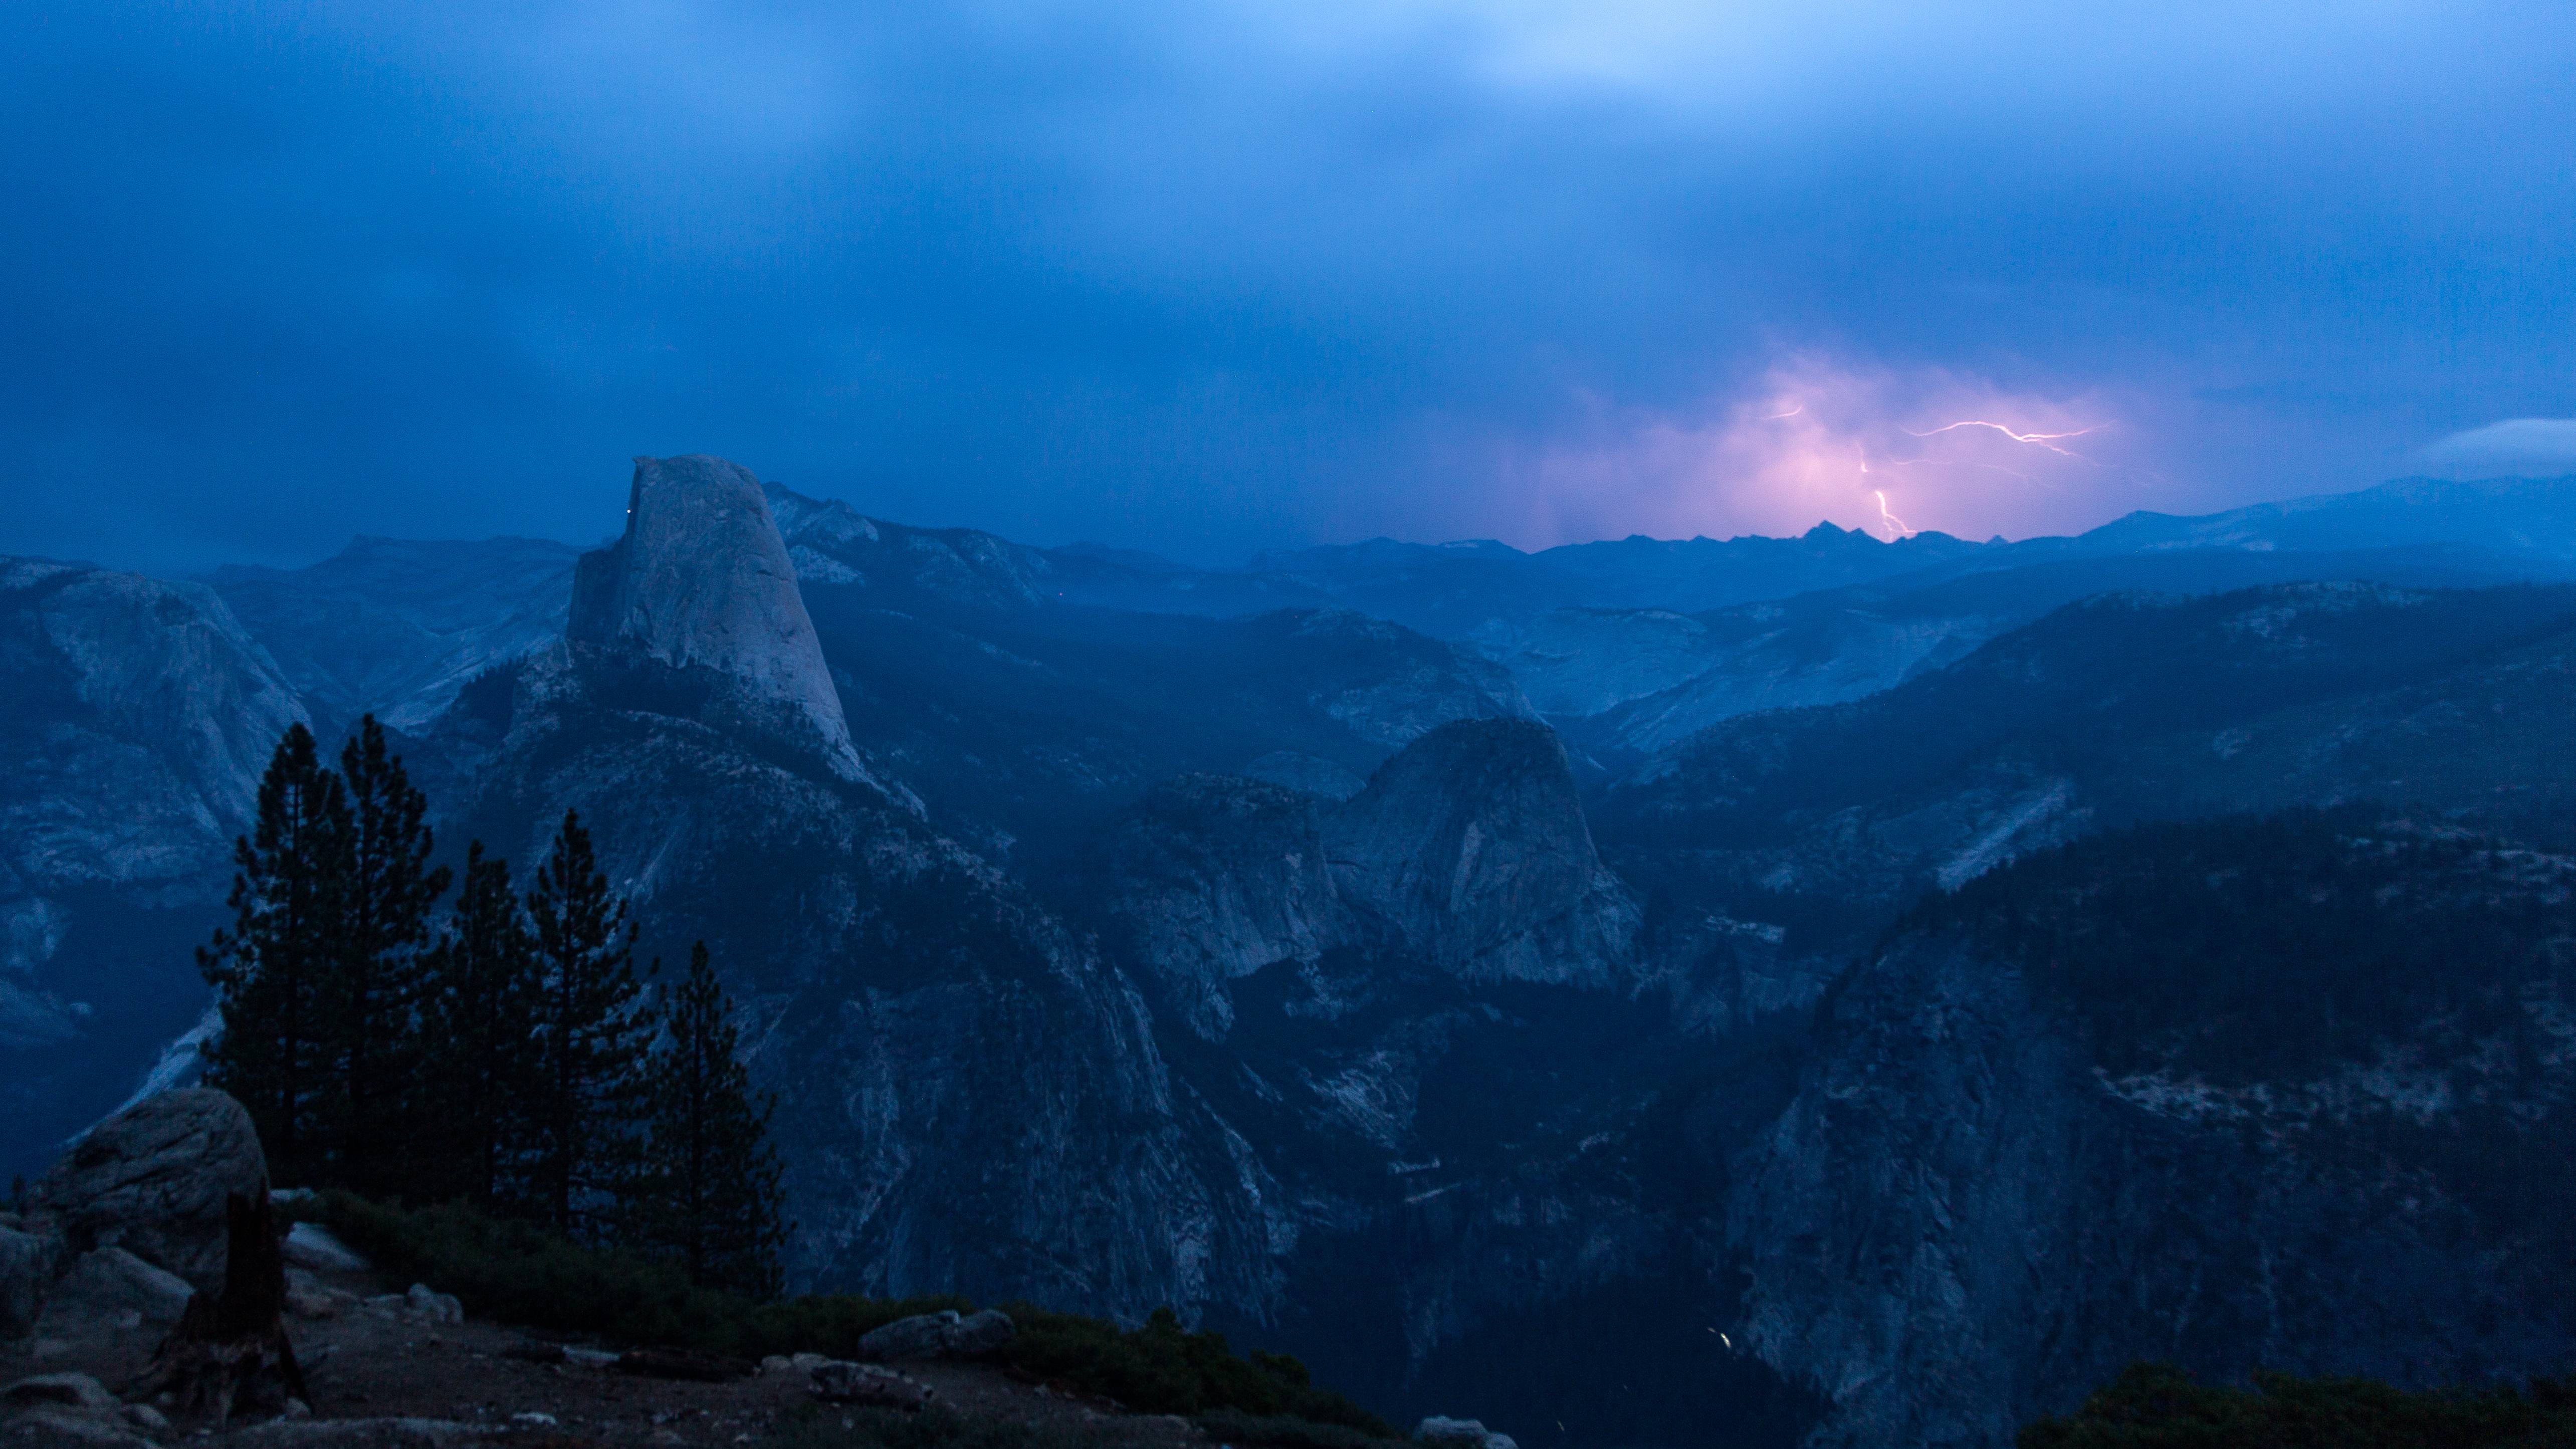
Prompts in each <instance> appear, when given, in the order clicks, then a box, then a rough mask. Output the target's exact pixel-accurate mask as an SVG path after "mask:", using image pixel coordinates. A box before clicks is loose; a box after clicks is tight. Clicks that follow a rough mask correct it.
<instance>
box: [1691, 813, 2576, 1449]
mask: <svg viewBox="0 0 2576 1449" xmlns="http://www.w3.org/2000/svg"><path fill="white" fill-rule="evenodd" d="M2365 830H2366V831H2369V832H2370V833H2368V834H2363V833H2360V832H2363V831H2365ZM2571 886H2576V862H2571V861H2570V859H2569V858H2567V857H2565V856H2554V855H2546V854H2539V853H2534V852H2529V851H2522V850H2513V849H2497V848H2494V847H2492V846H2491V845H2489V844H2487V843H2485V842H2481V841H2477V840H2473V839H2461V838H2458V837H2456V836H2452V835H2444V834H2440V833H2435V834H2431V835H2426V834H2421V833H2414V832H2409V831H2405V830H2402V829H2401V830H2399V831H2397V832H2396V833H2393V834H2392V833H2388V832H2387V828H2386V827H2374V826H2370V825H2368V824H2367V823H2366V820H2365V819H2364V818H2363V817H2352V818H2348V819H2346V820H2342V821H2338V820H2335V819H2333V818H2331V817H2329V818H2326V819H2322V820H2297V821H2291V822H2285V823H2278V824H2270V825H2249V824H2244V823H2237V822H2228V823H2221V824H2216V825H2195V826H2187V827H2166V828H2162V829H2159V830H2155V831H2150V832H2146V833H2143V834H2135V835H2128V836H2122V837H2114V838H2111V839H2106V840H2100V841H2096V842H2091V843H2088V844H2087V845H2084V846H2080V847H2075V848H2073V849H2071V850H2069V851H2067V852H2063V853H2059V854H2054V855H2051V856H2046V857H2042V858H2040V859H2036V860H2034V861H2032V862H2030V863H2028V864H2026V865H2023V866H2018V867H2015V868H2013V869H2010V870H2007V871H2004V872H2001V873H1999V874H1997V875H1995V876H1990V877H1988V878H1987V879H1985V880H1982V881H1980V882H1978V883H1977V885H1975V886H1973V887H1971V888H1970V889H1969V890H1967V891H1964V892H1962V893H1961V894H1960V895H1959V896H1957V897H1955V898H1952V899H1950V900H1948V901H1944V902H1940V903H1937V904H1936V905H1935V906H1934V907H1933V908H1930V909H1927V910H1925V911H1923V912H1919V913H1917V915H1916V916H1915V917H1914V918H1912V920H1911V921H1910V923H1909V926H1908V928H1907V929H1906V930H1904V931H1902V932H1900V933H1899V934H1898V935H1897V936H1896V937H1895V939H1894V940H1892V941H1891V942H1889V943H1888V944H1887V945H1886V946H1885V947H1883V948H1882V949H1879V950H1877V951H1875V952H1873V953H1871V954H1870V955H1869V956H1868V957H1867V958H1866V959H1865V960H1864V961H1863V962H1862V963H1861V964H1860V965H1859V966H1858V967H1857V968H1856V969H1855V970H1854V971H1853V972H1852V973H1851V974H1850V975H1849V976H1848V977H1847V978H1846V979H1845V980H1844V981H1843V982H1842V983H1841V984H1840V985H1839V986H1838V988H1837V990H1836V993H1835V995H1834V997H1833V999H1832V1001H1831V1004H1830V1005H1829V1006H1828V1007H1827V1008H1826V1009H1825V1010H1824V1012H1823V1013H1822V1015H1821V1018H1820V1020H1819V1022H1818V1025H1817V1028H1816V1035H1815V1038H1814V1042H1813V1050H1812V1052H1811V1054H1810V1056H1809V1059H1808V1061H1807V1064H1806V1065H1805V1066H1804V1067H1803V1068H1802V1070H1801V1073H1800V1079H1799V1090H1798V1093H1797V1096H1796V1097H1795V1099H1794V1100H1793V1101H1791V1102H1790V1104H1789V1105H1788V1107H1787V1109H1786V1110H1785V1111H1783V1112H1782V1113H1781V1115H1780V1116H1779V1118H1778V1120H1777V1122H1776V1123H1774V1124H1773V1125H1772V1126H1771V1127H1770V1128H1768V1129H1767V1130H1766V1131H1765V1132H1764V1133H1763V1134H1762V1136H1761V1137H1760V1138H1759V1139H1758V1140H1757V1141H1755V1142H1754V1143H1752V1144H1751V1145H1750V1146H1749V1147H1748V1149H1747V1150H1746V1151H1745V1152H1744V1153H1743V1155H1742V1158H1741V1160H1740V1162H1739V1164H1738V1167H1737V1171H1738V1173H1739V1175H1740V1176H1739V1181H1740V1182H1741V1184H1742V1185H1741V1187H1740V1189H1739V1191H1738V1193H1737V1194H1736V1195H1735V1197H1734V1200H1733V1202H1732V1203H1731V1205H1730V1208H1729V1214H1728V1231H1729V1234H1730V1236H1731V1238H1732V1240H1733V1241H1734V1242H1735V1243H1736V1244H1738V1245H1739V1247H1740V1249H1741V1250H1742V1251H1743V1252H1744V1254H1745V1255H1746V1263H1747V1268H1746V1271H1747V1272H1748V1274H1749V1276H1750V1278H1751V1282H1752V1288H1751V1291H1750V1293H1749V1294H1748V1296H1747V1300H1746V1304H1745V1319H1744V1328H1743V1330H1742V1331H1743V1333H1744V1335H1745V1337H1746V1339H1747V1340H1748V1341H1749V1342H1750V1343H1751V1344H1752V1345H1753V1347H1754V1350H1755V1351H1756V1352H1758V1353H1760V1354H1762V1355H1763V1356H1764V1357H1765V1358H1766V1359H1768V1360H1770V1361H1771V1362H1773V1363H1776V1364H1778V1365H1780V1366H1781V1368H1782V1369H1783V1370H1784V1371H1786V1372H1787V1373H1789V1374H1790V1375H1791V1376H1792V1377H1795V1378H1799V1379H1802V1380H1805V1381H1808V1382H1812V1383H1814V1384H1816V1385H1818V1386H1819V1387H1820V1388H1822V1389H1823V1390H1824V1391H1825V1392H1826V1394H1827V1395H1828V1396H1829V1397H1830V1398H1831V1400H1832V1401H1833V1405H1834V1409H1833V1412H1832V1413H1831V1414H1830V1415H1829V1416H1828V1417H1827V1418H1826V1419H1825V1421H1824V1426H1823V1429H1822V1431H1821V1432H1820V1434H1819V1435H1818V1437H1817V1439H1816V1441H1815V1442H1819V1443H1831V1444H1891V1443H1903V1444H1926V1445H1949V1444H1992V1443H1998V1442H2002V1441H2004V1440H2005V1439H2006V1438H2007V1437H2008V1436H2009V1435H2010V1433H2011V1431H2012V1429H2013V1428H2014V1426H2016V1425H2017V1424H2020V1423H2023V1422H2026V1421H2027V1420H2028V1419H2030V1418H2031V1417H2033V1416H2034V1415H2036V1414H2038V1413H2042V1412H2063V1411H2064V1410H2065V1409H2066V1408H2067V1407H2068V1406H2070V1405H2072V1404H2073V1403H2074V1402H2076V1400H2078V1399H2079V1398H2080V1397H2081V1396H2082V1395H2083V1394H2084V1393H2085V1392H2086V1390H2087V1389H2088V1388H2090V1387H2091V1386H2093V1385H2096V1384H2099V1383H2101V1382H2104V1381H2105V1380H2107V1379H2108V1378H2109V1377H2110V1376H2112V1375H2113V1374H2115V1373H2117V1371H2118V1370H2119V1368H2120V1367H2121V1366H2123V1365H2125V1364H2127V1363H2129V1362H2132V1361H2136V1360H2156V1361H2163V1362H2171V1363H2177V1364H2180V1365H2183V1366H2185V1367H2186V1368H2189V1369H2191V1370H2193V1371H2195V1372H2198V1373H2200V1374H2203V1375H2206V1376H2210V1377H2215V1378H2222V1379H2223V1378H2229V1377H2233V1376H2238V1375H2241V1374H2242V1373H2243V1372H2244V1371H2245V1369H2246V1367H2247V1365H2249V1364H2251V1363H2261V1364H2263V1365H2265V1366H2268V1367H2271V1368H2275V1369H2280V1370H2283V1371H2288V1372H2296V1373H2311V1374H2314V1373H2327V1374H2367V1375H2370V1376H2372V1377H2376V1378H2381V1379H2386V1380H2391V1381H2395V1382H2400V1383H2413V1384H2442V1383H2480V1382H2492V1381H2500V1380H2501V1381H2518V1380H2520V1379H2521V1378H2523V1377H2526V1376H2528V1375H2531V1374H2535V1373H2538V1374H2549V1373H2554V1372H2557V1371H2559V1370H2560V1369H2561V1368H2562V1367H2563V1366H2564V1365H2565V1363H2566V1362H2567V1361H2568V1359H2569V1357H2570V1356H2571V1355H2572V1354H2576V1313H2571V1311H2570V1305H2569V1303H2568V1301H2567V1298H2566V1295H2565V1293H2564V1292H2563V1285H2562V1283H2561V1281H2560V1279H2561V1275H2562V1274H2563V1272H2564V1270H2565V1265H2566V1264H2567V1262H2568V1261H2569V1260H2570V1259H2569V1255H2570V1252H2571V1250H2576V1239H2571V1238H2570V1236H2569V1231H2568V1223H2569V1219H2568V1217H2567V1216H2566V1214H2565V1211H2564V1208H2565V1205H2566V1203H2567V1201H2568V1200H2569V1194H2570V1193H2571V1192H2576V1176H2571V1173H2570V1169H2569V1163H2570V1162H2571V1160H2576V1159H2571V1157H2570V1153H2569V1148H2570V1147H2571V1145H2576V1097H2571V1090H2572V1089H2576V1027H2572V1026H2571V1018H2570V1015H2569V1012H2568V1006H2569V993H2570V991H2571V990H2576V954H2571V951H2576V900H2571ZM2320 1005H2322V1006H2324V1007H2326V1008H2328V1009H2326V1010H2324V1011H2320V1010H2317V1009H2316V1008H2317V1007H2318V1006H2320Z"/></svg>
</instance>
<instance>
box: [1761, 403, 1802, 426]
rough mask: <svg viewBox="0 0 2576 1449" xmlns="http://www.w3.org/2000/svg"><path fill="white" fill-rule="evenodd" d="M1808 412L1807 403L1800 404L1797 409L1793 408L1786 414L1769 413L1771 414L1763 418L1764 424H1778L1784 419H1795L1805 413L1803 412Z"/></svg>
mask: <svg viewBox="0 0 2576 1449" xmlns="http://www.w3.org/2000/svg"><path fill="white" fill-rule="evenodd" d="M1806 410H1807V405H1806V404H1805V403H1800V404H1798V405H1797V406H1796V407H1793V408H1791V409H1789V410H1788V411H1787V412H1785V413H1769V414H1766V415H1765V416H1764V417H1763V419H1762V421H1764V422H1766V423H1776V422H1778V421H1780V420H1781V419H1782V418H1794V417H1796V416H1797V415H1798V414H1800V413H1803V412H1805V411H1806Z"/></svg>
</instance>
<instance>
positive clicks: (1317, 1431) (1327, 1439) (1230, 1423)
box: [1195, 1409, 1399, 1449]
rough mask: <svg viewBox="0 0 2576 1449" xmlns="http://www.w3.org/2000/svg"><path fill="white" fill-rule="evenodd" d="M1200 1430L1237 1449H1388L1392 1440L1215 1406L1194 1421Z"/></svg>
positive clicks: (1293, 1417)
mask: <svg viewBox="0 0 2576 1449" xmlns="http://www.w3.org/2000/svg"><path fill="white" fill-rule="evenodd" d="M1195 1422H1196V1423H1197V1424H1198V1426H1199V1429H1200V1431H1201V1432H1202V1433H1204V1434H1206V1435H1207V1437H1208V1438H1210V1439H1212V1440H1214V1441H1216V1442H1217V1443H1220V1444H1232V1445H1235V1446H1237V1449H1388V1446H1389V1445H1391V1444H1393V1443H1395V1442H1399V1441H1394V1440H1391V1439H1389V1438H1388V1437H1386V1436H1384V1435H1380V1434H1372V1433H1369V1432H1367V1431H1365V1430H1360V1429H1354V1428H1351V1427H1350V1426H1348V1425H1345V1424H1318V1423H1316V1422H1315V1421H1314V1420H1312V1419H1301V1418H1299V1417H1297V1416H1296V1415H1294V1414H1247V1413H1245V1412H1243V1411H1242V1410H1241V1409H1216V1410H1212V1411H1210V1412H1208V1413H1205V1414H1201V1415H1199V1416H1198V1418H1197V1420H1196V1421H1195Z"/></svg>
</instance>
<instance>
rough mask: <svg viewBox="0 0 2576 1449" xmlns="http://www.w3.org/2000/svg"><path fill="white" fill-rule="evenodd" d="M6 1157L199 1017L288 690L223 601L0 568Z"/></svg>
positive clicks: (1, 1060) (38, 1145)
mask: <svg viewBox="0 0 2576 1449" xmlns="http://www.w3.org/2000/svg"><path fill="white" fill-rule="evenodd" d="M0 698H5V700H6V703H5V705H0V1162H7V1163H10V1164H12V1165H13V1167H14V1166H15V1165H17V1164H24V1165H25V1166H26V1167H27V1168H28V1169H29V1170H32V1169H33V1167H34V1166H35V1165H36V1164H37V1163H39V1162H41V1161H43V1160H44V1159H45V1158H46V1157H48V1156H50V1154H51V1152H52V1150H53V1148H54V1147H55V1145H56V1144H58V1143H60V1142H61V1141H63V1140H64V1139H65V1138H67V1137H69V1136H70V1135H72V1134H73V1133H74V1132H76V1131H78V1130H79V1129H80V1128H81V1127H82V1126H84V1125H86V1124H87V1123H89V1122H93V1121H96V1120H97V1118H98V1117H99V1115H100V1114H101V1113H102V1112H105V1111H106V1110H108V1109H109V1108H111V1107H113V1106H114V1105H115V1104H116V1103H117V1101H119V1100H120V1099H121V1098H123V1097H124V1096H125V1095H126V1094H127V1093H129V1092H131V1091H133V1090H134V1078H135V1074H136V1068H137V1066H138V1065H139V1064H142V1063H148V1062H149V1061H150V1060H151V1058H152V1054H153V1053H154V1052H155V1051H157V1050H159V1049H160V1047H161V1046H162V1045H163V1044H165V1043H167V1042H168V1041H169V1040H170V1039H171V1038H172V1037H174V1036H176V1035H178V1034H179V1033H180V1032H181V1031H183V1030H185V1028H186V1026H187V1024H188V1023H189V1022H190V1021H192V1020H194V1019H195V1018H196V1016H197V1015H198V1013H199V1011H200V1010H201V1009H202V1007H203V1004H204V999H205V986H204V983H203V982H202V981H201V980H200V979H199V978H198V976H197V972H196V969H195V967H194V966H193V965H192V964H191V962H190V960H189V956H188V950H189V947H190V946H191V945H193V944H195V943H196V942H197V941H200V940H202V939H204V937H203V932H204V930H205V929H206V928H208V927H209V926H211V925H212V923H213V919H214V917H215V915H216V913H217V912H219V911H220V910H221V908H222V902H223V898H224V890H225V886H226V885H227V883H228V882H229V881H230V879H231V845H232V841H233V837H234V836H235V835H237V834H238V833H240V832H241V831H243V830H244V829H247V828H248V826H249V823H250V816H251V807H252V803H253V801H254V799H255V798H256V796H257V793H258V787H259V777H260V773H261V771H262V770H263V769H265V768H266V766H267V764H268V758H269V754H270V752H271V751H272V750H274V749H275V748H276V746H277V740H278V736H279V735H280V734H282V733H283V732H284V731H285V729H286V727H287V726H288V725H289V724H292V723H295V722H296V721H298V720H301V719H303V718H305V713H304V709H303V707H302V705H301V704H299V703H298V701H297V699H296V697H295V694H294V691H293V690H292V689H290V688H289V687H288V686H287V684H286V682H285V681H284V680H283V679H282V678H281V677H280V676H279V674H278V672H277V670H276V668H275V666H274V664H273V663H272V662H271V661H270V659H269V657H268V655H267V654H266V653H265V651H263V650H262V649H261V648H260V646H259V645H258V644H256V643H254V642H253V641H252V640H251V639H250V637H249V636H248V635H246V634H245V633H244V632H243V631H242V629H241V627H240V625H239V624H238V623H237V622H236V621H235V620H234V618H233V616H232V614H231V612H230V611H229V610H228V609H227V608H226V607H225V606H224V603H223V601H222V600H221V599H219V598H217V597H216V596H215V595H214V594H213V593H212V592H210V591H208V590H207V589H206V588H204V587H203V586H201V585H196V584H184V583H163V582H159V581H156V580H152V579H146V578H141V577H138V576H136V575H134V574H127V573H117V572H114V571H112V570H107V569H99V568H92V567H90V566H88V565H84V564H65V563H56V562H51V561H48V560H43V559H0Z"/></svg>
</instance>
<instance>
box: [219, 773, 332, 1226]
mask: <svg viewBox="0 0 2576 1449" xmlns="http://www.w3.org/2000/svg"><path fill="white" fill-rule="evenodd" d="M350 829H351V826H350V819H349V804H348V799H347V796H346V793H345V792H344V790H343V789H342V786H341V782H340V777H339V776H338V775H336V774H334V773H332V772H331V771H330V770H329V769H327V768H325V767H324V766H323V764H322V762H321V760H320V758H319V756H318V754H317V752H316V750H315V748H314V743H313V732H312V731H311V730H308V729H306V728H305V727H304V726H303V725H301V724H296V725H293V726H290V727H289V728H288V729H287V731H286V736H285V738H284V739H282V740H280V741H278V745H277V752H276V753H275V754H274V755H273V756H271V757H270V759H269V764H268V771H267V773H266V774H265V775H263V776H262V777H261V779H260V783H259V816H258V820H257V822H256V823H255V824H254V825H253V826H252V829H251V833H250V834H249V835H247V836H244V837H242V838H241V839H239V840H237V841H235V842H234V844H233V861H234V866H235V874H234V876H233V889H232V895H231V898H230V904H231V906H232V909H233V923H232V925H231V926H229V927H227V928H224V929H221V930H218V931H216V932H215V935H214V939H213V940H212V941H211V942H209V943H208V944H207V945H206V946H204V947H202V948H200V949H199V950H198V952H197V966H198V969H199V970H200V971H202V972H204V973H205V977H206V980H207V982H208V983H209V984H211V985H213V986H214V987H215V988H216V991H217V993H218V996H217V1002H218V1009H219V1010H220V1012H221V1015H222V1021H223V1030H222V1032H221V1033H220V1034H218V1035H217V1036H216V1037H215V1038H214V1040H213V1041H211V1042H210V1043H208V1044H207V1046H206V1048H205V1056H206V1081H207V1083H208V1084H209V1085H211V1086H216V1087H221V1088H222V1089H224V1090H225V1091H227V1092H230V1093H232V1095H233V1096H234V1097H236V1098H238V1099H239V1100H240V1102H241V1104H242V1105H243V1106H244V1107H245V1108H247V1109H249V1112H250V1116H251V1121H252V1123H253V1124H254V1125H255V1126H257V1128H258V1129H259V1136H260V1141H261V1142H262V1143H264V1144H265V1145H266V1147H267V1150H268V1159H269V1166H270V1170H271V1171H272V1172H273V1173H275V1174H276V1176H277V1178H278V1180H279V1181H280V1182H282V1183H286V1184H289V1185H301V1184H305V1183H309V1182H311V1181H313V1180H314V1179H315V1178H316V1176H317V1175H318V1174H322V1173H326V1172H328V1170H329V1163H328V1156H327V1152H328V1147H329V1135H328V1134H329V1131H330V1122H331V1119H332V1118H333V1117H334V1116H335V1115H336V1113H335V1112H334V1110H333V1106H332V1102H331V1098H332V1097H333V1095H334V1093H333V1090H332V1089H333V1088H334V1087H335V1086H336V1085H337V1083H336V1073H335V1070H334V1068H335V1063H334V1059H333V1053H332V1051H331V1044H332V1043H331V1038H332V1032H331V1025H332V1017H333V1007H334V998H335V993H336V980H337V977H338V973H339V969H340V964H341V961H340V958H341V954H342V950H343V947H342V934H343V926H344V923H345V920H346V916H347V911H348V893H349V836H350Z"/></svg>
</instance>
